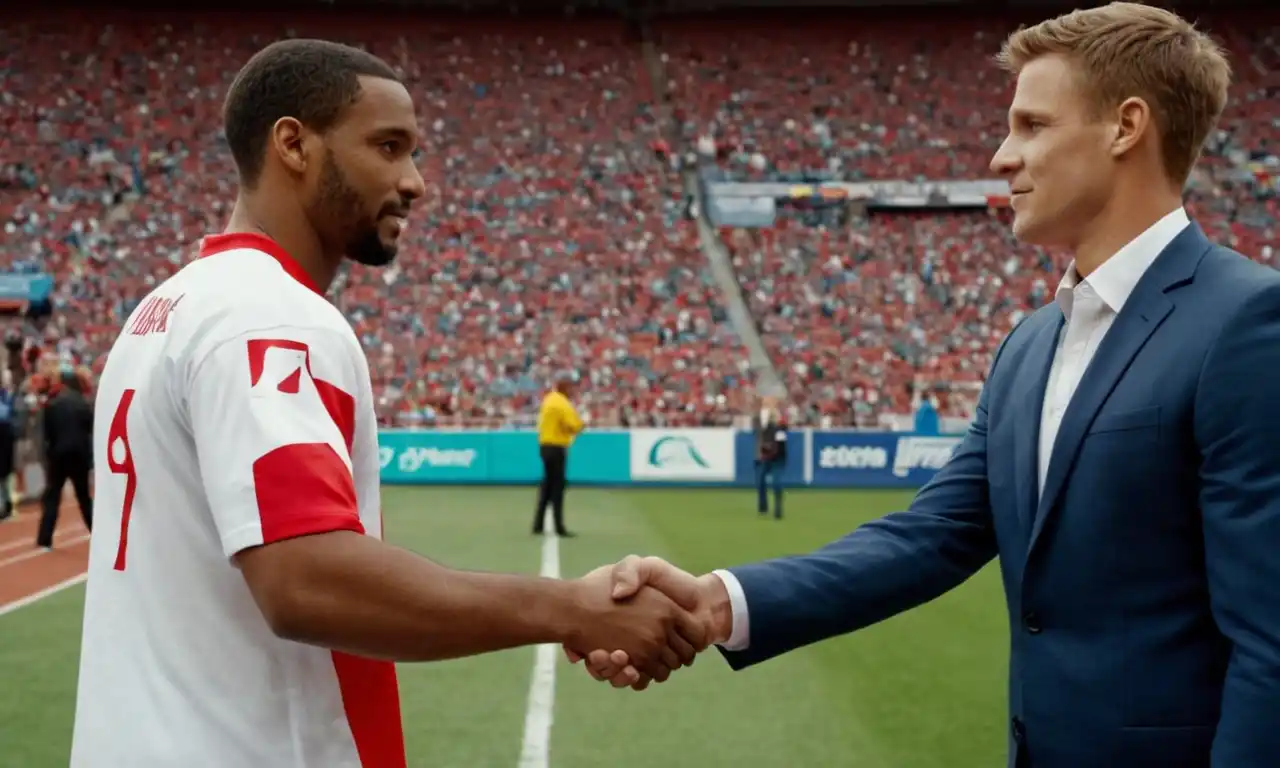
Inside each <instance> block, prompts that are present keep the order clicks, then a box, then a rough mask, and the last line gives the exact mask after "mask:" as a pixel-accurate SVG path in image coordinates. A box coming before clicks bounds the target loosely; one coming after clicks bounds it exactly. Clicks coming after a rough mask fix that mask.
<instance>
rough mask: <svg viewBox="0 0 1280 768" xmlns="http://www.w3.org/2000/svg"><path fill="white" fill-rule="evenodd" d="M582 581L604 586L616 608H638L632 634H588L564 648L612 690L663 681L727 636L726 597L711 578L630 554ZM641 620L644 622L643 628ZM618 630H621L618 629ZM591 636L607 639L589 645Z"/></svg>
mask: <svg viewBox="0 0 1280 768" xmlns="http://www.w3.org/2000/svg"><path fill="white" fill-rule="evenodd" d="M583 581H584V582H590V583H592V584H593V585H594V584H603V585H605V586H606V587H607V589H606V590H605V593H606V594H608V595H609V596H610V599H611V600H612V601H613V602H614V603H615V604H617V605H618V607H619V608H623V607H627V608H629V607H632V606H634V607H636V608H638V609H639V610H638V611H637V612H636V615H635V618H636V619H637V620H638V622H637V623H638V624H639V625H640V626H641V629H640V630H638V631H639V634H637V635H634V636H618V637H617V638H616V639H614V636H612V635H609V634H608V633H593V637H592V638H587V637H583V638H581V639H577V640H575V641H574V642H573V643H571V644H570V643H566V644H565V646H564V651H565V654H566V655H567V656H568V658H569V661H570V662H571V663H575V664H576V663H578V662H580V661H583V660H584V659H585V661H586V668H587V671H588V673H590V675H591V676H592V677H593V678H595V679H596V680H600V681H607V682H609V683H610V684H611V685H613V686H614V687H615V688H623V687H630V688H632V689H634V690H637V691H640V690H644V689H645V688H647V687H648V686H649V684H650V683H651V682H652V681H655V680H656V681H657V682H664V681H665V680H666V679H667V678H668V677H669V676H670V675H671V673H672V672H673V671H675V670H676V669H679V668H680V667H682V666H691V665H692V664H693V660H694V658H695V657H696V655H697V654H698V653H700V652H701V651H703V650H705V649H706V648H707V647H709V646H710V645H711V644H713V643H722V642H724V641H725V640H727V639H728V637H729V632H730V625H731V623H732V622H731V618H730V616H729V613H728V611H727V594H726V593H725V592H724V586H723V585H722V584H721V583H720V582H719V579H718V577H716V576H714V575H708V576H703V577H701V578H699V577H697V576H694V575H693V574H691V573H688V572H686V571H683V570H681V569H679V568H677V567H675V566H674V565H672V564H670V563H668V562H666V561H665V560H662V559H661V558H657V557H644V558H642V557H637V556H634V555H632V556H630V557H627V558H626V559H624V560H622V561H621V562H619V563H617V564H615V565H606V566H602V567H600V568H597V569H596V570H594V571H592V572H591V573H589V574H587V575H586V576H584V577H583ZM592 592H593V594H599V592H600V590H598V589H593V590H592ZM664 610H665V611H666V613H665V614H664V613H663V611H664ZM654 619H658V620H659V623H658V625H659V626H660V628H659V629H656V630H655V625H654V624H653V623H652V622H653V620H654ZM646 620H647V621H649V622H650V623H649V624H645V623H644V622H645V621H646ZM602 629H603V628H602ZM618 630H619V631H624V630H623V628H622V627H621V626H619V627H618ZM596 634H601V636H603V637H607V638H608V640H609V641H605V642H601V641H595V642H592V640H594V639H595V638H594V635H596ZM664 640H665V642H664Z"/></svg>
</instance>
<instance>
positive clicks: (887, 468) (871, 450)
mask: <svg viewBox="0 0 1280 768" xmlns="http://www.w3.org/2000/svg"><path fill="white" fill-rule="evenodd" d="M960 440H961V438H959V437H912V436H905V435H898V434H892V433H868V432H814V433H813V452H812V455H811V456H810V461H812V462H813V466H812V472H813V485H815V486H827V487H853V488H919V487H921V486H923V485H924V484H925V483H927V482H929V480H931V479H932V478H933V476H934V474H936V473H937V471H938V470H939V469H942V467H943V466H945V465H946V463H947V461H948V460H950V458H951V454H952V453H954V452H955V449H956V446H958V445H959V444H960Z"/></svg>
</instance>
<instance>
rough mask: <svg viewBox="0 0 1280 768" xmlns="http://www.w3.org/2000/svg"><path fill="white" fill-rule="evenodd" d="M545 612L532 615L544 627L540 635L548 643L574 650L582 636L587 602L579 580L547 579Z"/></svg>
mask: <svg viewBox="0 0 1280 768" xmlns="http://www.w3.org/2000/svg"><path fill="white" fill-rule="evenodd" d="M547 581H548V587H547V590H546V594H545V595H544V600H543V605H542V606H541V608H542V610H537V611H534V612H533V615H535V616H537V617H538V618H537V619H535V620H536V621H538V623H539V624H540V625H541V626H539V627H538V634H539V635H541V636H543V637H546V638H547V640H546V642H552V643H559V644H560V645H563V646H567V647H570V648H573V647H575V646H576V644H577V643H578V641H579V640H580V639H581V637H582V628H583V626H584V624H585V622H584V620H583V616H584V614H585V612H586V599H585V595H584V594H583V586H584V585H583V583H582V581H581V580H580V579H565V580H560V579H547Z"/></svg>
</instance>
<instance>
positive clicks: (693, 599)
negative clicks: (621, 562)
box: [639, 557, 701, 611]
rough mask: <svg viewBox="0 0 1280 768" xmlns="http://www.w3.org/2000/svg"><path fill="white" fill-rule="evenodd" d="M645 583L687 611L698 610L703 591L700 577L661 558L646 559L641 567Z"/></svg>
mask: <svg viewBox="0 0 1280 768" xmlns="http://www.w3.org/2000/svg"><path fill="white" fill-rule="evenodd" d="M639 571H640V573H641V574H642V575H643V577H644V582H645V583H646V584H648V585H649V586H651V587H653V588H654V589H656V590H658V591H659V592H661V593H662V594H664V595H666V596H667V597H669V598H670V599H671V601H672V602H674V603H675V604H676V605H678V606H680V607H681V608H683V609H685V610H686V611H696V610H698V605H699V603H700V602H701V594H700V592H701V590H700V585H699V583H698V577H696V576H694V575H693V574H691V573H689V572H688V571H684V570H681V569H680V568H677V567H676V566H674V565H672V564H671V563H668V562H667V561H666V560H663V559H662V558H660V557H646V558H644V559H643V560H642V561H641V563H640V567H639Z"/></svg>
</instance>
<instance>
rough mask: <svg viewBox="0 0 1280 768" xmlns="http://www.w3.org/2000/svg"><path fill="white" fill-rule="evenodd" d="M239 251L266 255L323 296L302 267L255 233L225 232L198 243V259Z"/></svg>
mask: <svg viewBox="0 0 1280 768" xmlns="http://www.w3.org/2000/svg"><path fill="white" fill-rule="evenodd" d="M241 249H251V250H255V251H261V252H262V253H265V254H267V255H268V256H270V257H271V258H273V259H275V260H276V261H277V262H279V264H280V266H281V267H282V268H283V269H284V271H285V272H286V273H287V274H288V275H289V277H292V278H293V279H294V280H297V281H298V282H299V283H302V284H303V285H305V286H306V287H307V288H310V289H311V290H313V291H315V292H316V293H318V294H320V295H321V296H323V295H324V291H322V290H320V286H318V285H316V281H315V280H312V279H311V276H310V275H308V274H307V272H306V270H304V269H303V268H302V265H301V264H299V263H298V262H297V261H295V260H294V258H293V257H292V256H290V255H289V253H288V252H287V251H285V249H284V248H283V247H281V246H280V244H279V243H277V242H276V241H275V240H272V239H271V238H269V237H267V236H266V235H260V234H258V233H257V232H227V233H225V234H221V235H208V236H207V237H205V238H204V239H203V240H202V241H201V242H200V258H202V259H203V258H206V257H208V256H214V255H217V254H219V253H223V252H224V251H236V250H241Z"/></svg>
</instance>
